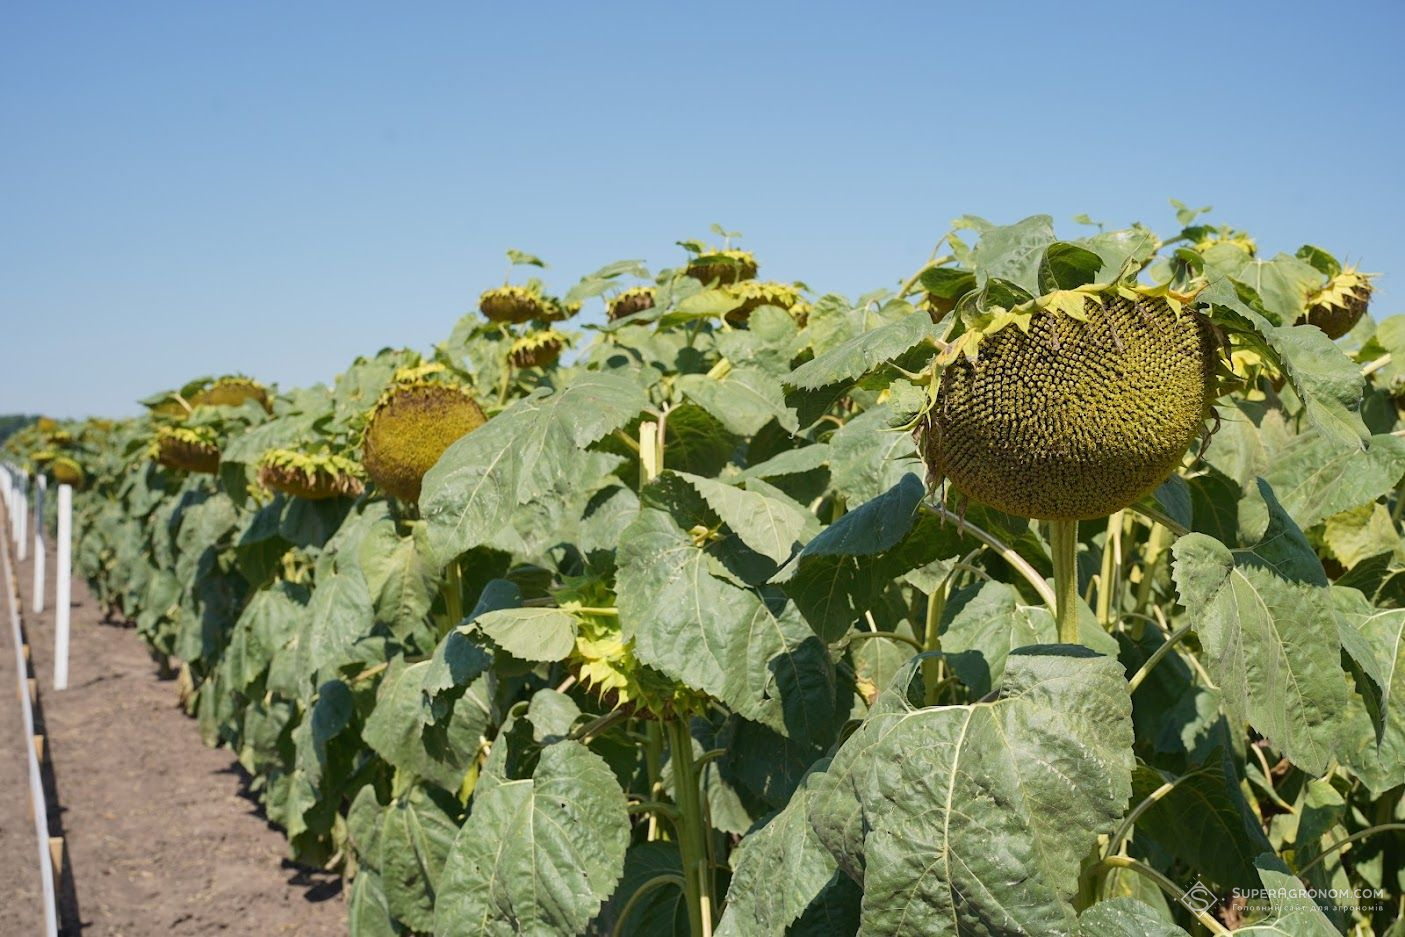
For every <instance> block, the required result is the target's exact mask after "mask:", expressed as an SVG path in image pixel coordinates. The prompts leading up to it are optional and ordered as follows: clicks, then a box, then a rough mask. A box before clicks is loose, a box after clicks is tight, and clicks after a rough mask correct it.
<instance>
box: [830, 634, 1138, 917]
mask: <svg viewBox="0 0 1405 937" xmlns="http://www.w3.org/2000/svg"><path fill="white" fill-rule="evenodd" d="M913 666H914V665H909V666H908V667H907V668H905V669H904V671H903V672H902V673H900V675H899V678H898V680H897V681H896V682H895V684H894V688H893V689H890V690H889V691H888V692H887V693H886V694H885V697H884V698H883V699H880V701H879V704H878V705H877V706H876V707H875V710H874V712H873V713H872V714H871V715H870V716H869V717H868V719H867V720H866V721H865V722H864V724H863V725H862V726H861V727H860V728H859V730H858V731H857V732H855V733H854V734H853V735H852V736H850V738H849V739H848V740H847V741H846V742H845V743H844V745H843V747H842V748H840V749H839V752H838V753H837V754H836V755H835V756H834V761H833V762H832V763H831V764H830V766H829V768H828V769H827V770H826V771H825V773H824V774H823V775H820V776H817V777H816V779H815V780H814V782H813V786H812V791H813V793H812V796H811V801H810V809H809V816H810V822H811V824H812V825H813V826H814V829H815V831H816V833H818V834H819V837H820V839H821V841H823V842H824V844H825V845H826V847H827V848H828V849H829V850H830V852H831V853H832V854H833V855H834V856H835V858H836V859H837V860H838V862H839V865H840V867H841V868H843V869H845V870H846V871H847V872H848V873H849V874H850V875H851V876H853V877H855V878H856V879H858V880H860V881H861V882H862V883H863V888H864V900H863V902H864V903H863V932H864V933H873V934H885V935H891V937H903V935H978V934H1000V935H1030V937H1049V935H1055V934H1070V933H1072V932H1073V930H1074V926H1075V918H1074V913H1073V908H1072V906H1071V905H1070V904H1069V899H1070V898H1071V897H1072V895H1073V893H1074V891H1075V890H1076V888H1077V883H1078V867H1079V863H1080V861H1081V860H1082V859H1083V857H1084V856H1086V855H1087V853H1088V850H1089V848H1090V847H1091V846H1092V845H1093V843H1094V842H1096V841H1097V838H1098V836H1099V835H1100V834H1103V833H1110V832H1111V830H1112V827H1113V826H1114V825H1115V823H1116V821H1117V819H1118V818H1119V817H1120V816H1121V815H1122V811H1123V810H1124V809H1125V807H1126V805H1127V799H1128V797H1129V796H1130V794H1131V791H1132V785H1131V774H1132V766H1133V758H1132V721H1131V701H1130V699H1128V696H1127V688H1126V678H1125V676H1124V674H1123V671H1122V667H1121V665H1120V664H1119V663H1118V662H1117V661H1115V660H1113V659H1111V658H1108V657H1101V656H1095V655H1093V654H1092V653H1091V652H1089V651H1088V650H1086V649H1085V648H1081V647H1077V648H1075V647H1063V646H1044V647H1033V648H1024V649H1022V650H1021V651H1019V652H1017V653H1015V654H1012V655H1011V656H1010V658H1009V661H1008V662H1007V665H1006V669H1005V678H1004V683H1003V686H1002V688H1001V697H1000V699H998V700H997V701H996V702H993V703H977V704H974V705H969V706H949V707H937V708H928V709H916V708H913V707H912V705H911V704H910V703H909V702H908V701H907V700H906V697H905V692H906V686H907V684H908V683H909V682H910V680H911V678H912V667H913Z"/></svg>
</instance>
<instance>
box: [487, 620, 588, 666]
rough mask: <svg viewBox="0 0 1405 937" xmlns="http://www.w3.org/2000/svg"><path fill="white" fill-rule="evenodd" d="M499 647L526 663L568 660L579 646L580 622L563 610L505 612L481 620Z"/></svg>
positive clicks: (489, 635) (488, 634)
mask: <svg viewBox="0 0 1405 937" xmlns="http://www.w3.org/2000/svg"><path fill="white" fill-rule="evenodd" d="M477 624H478V627H479V628H480V629H482V631H483V633H484V634H486V635H487V636H488V637H490V638H492V639H493V641H494V642H496V643H497V645H498V647H500V648H502V649H503V650H504V651H507V652H508V653H509V654H511V655H512V656H513V657H519V658H521V659H522V660H536V661H553V660H564V659H565V658H566V656H567V655H569V654H570V653H571V651H572V649H573V648H575V646H576V619H575V617H574V616H573V615H572V614H571V613H570V612H566V611H562V610H561V609H559V608H504V609H499V610H497V611H491V612H484V613H483V614H481V615H479V616H478V618H477Z"/></svg>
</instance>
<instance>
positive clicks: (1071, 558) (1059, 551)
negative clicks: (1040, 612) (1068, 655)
mask: <svg viewBox="0 0 1405 937" xmlns="http://www.w3.org/2000/svg"><path fill="white" fill-rule="evenodd" d="M1049 549H1050V550H1051V551H1052V553H1053V557H1054V597H1055V605H1056V607H1055V610H1054V619H1055V621H1057V622H1058V626H1059V643H1060V644H1077V643H1079V642H1078V522H1077V521H1050V522H1049Z"/></svg>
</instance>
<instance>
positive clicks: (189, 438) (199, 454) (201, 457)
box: [150, 426, 220, 475]
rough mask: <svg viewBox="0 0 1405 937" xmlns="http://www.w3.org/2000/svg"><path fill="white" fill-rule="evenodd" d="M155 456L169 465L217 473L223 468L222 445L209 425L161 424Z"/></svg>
mask: <svg viewBox="0 0 1405 937" xmlns="http://www.w3.org/2000/svg"><path fill="white" fill-rule="evenodd" d="M150 453H151V457H152V458H154V459H155V460H156V461H157V462H160V463H161V464H162V465H164V466H166V468H170V469H177V470H179V471H183V472H200V473H204V474H206V475H213V474H215V473H216V472H218V471H219V467H220V448H219V441H218V439H217V438H216V437H215V431H214V430H213V429H211V428H210V427H208V426H159V427H157V429H156V436H155V438H154V439H153V440H152V443H151V449H150Z"/></svg>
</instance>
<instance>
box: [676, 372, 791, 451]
mask: <svg viewBox="0 0 1405 937" xmlns="http://www.w3.org/2000/svg"><path fill="white" fill-rule="evenodd" d="M678 389H679V390H681V391H683V393H684V394H686V395H687V396H688V397H689V398H690V399H691V400H693V402H695V403H697V404H698V405H699V406H701V407H702V408H703V409H704V410H706V411H707V412H708V413H711V414H712V415H713V416H714V417H716V418H717V419H718V420H720V421H721V423H722V425H723V426H725V427H727V429H728V430H730V431H731V432H733V433H737V434H738V435H744V436H750V435H752V434H754V433H756V432H758V431H759V430H760V429H761V427H763V426H765V425H766V424H767V423H769V422H770V421H771V420H775V421H777V422H778V423H779V424H780V425H781V427H782V428H784V429H786V430H788V431H790V432H794V431H795V430H796V428H797V427H796V418H795V412H794V411H793V410H791V409H790V408H789V407H788V406H786V402H785V392H784V391H783V390H782V388H781V383H780V381H778V380H776V379H775V378H774V377H772V376H771V375H769V374H767V373H766V372H765V371H762V370H760V369H758V368H747V367H743V368H735V369H733V370H732V371H729V372H728V373H727V375H726V376H725V377H722V378H714V377H710V376H709V375H706V374H684V375H680V376H679V378H678Z"/></svg>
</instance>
